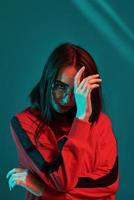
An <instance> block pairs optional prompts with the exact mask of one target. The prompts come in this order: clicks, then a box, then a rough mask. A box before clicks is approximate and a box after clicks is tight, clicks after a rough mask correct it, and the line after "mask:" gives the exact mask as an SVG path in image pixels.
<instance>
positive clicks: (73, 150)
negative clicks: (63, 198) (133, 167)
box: [11, 118, 118, 197]
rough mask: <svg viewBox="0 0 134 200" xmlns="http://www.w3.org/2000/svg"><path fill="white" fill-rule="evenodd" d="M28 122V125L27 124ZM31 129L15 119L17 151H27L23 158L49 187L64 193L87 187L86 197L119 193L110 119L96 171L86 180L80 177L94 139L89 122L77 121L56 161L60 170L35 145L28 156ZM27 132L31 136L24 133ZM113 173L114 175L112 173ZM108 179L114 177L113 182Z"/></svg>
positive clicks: (100, 142) (104, 125) (105, 125)
mask: <svg viewBox="0 0 134 200" xmlns="http://www.w3.org/2000/svg"><path fill="white" fill-rule="evenodd" d="M18 123H19V124H18ZM27 123H28V120H27ZM27 123H26V122H25V124H27ZM29 127H30V126H28V124H27V125H26V126H25V127H24V126H22V122H21V123H20V121H17V120H12V123H11V132H12V134H13V135H14V137H15V138H16V141H15V143H16V145H17V148H18V149H20V151H19V152H21V153H22V152H23V157H25V159H27V162H28V163H29V164H30V165H31V168H32V170H34V171H35V172H36V173H37V174H38V175H39V176H40V177H41V178H42V179H43V180H44V182H45V183H46V184H47V185H48V186H50V187H51V188H53V189H54V190H56V191H60V192H65V191H69V190H71V189H72V188H74V187H76V188H86V190H85V193H84V196H85V197H86V196H88V197H100V196H105V195H110V194H113V193H115V191H116V190H117V188H118V178H117V176H118V174H117V173H116V175H115V171H116V172H117V162H116V161H117V160H116V158H117V144H116V140H115V137H114V135H113V131H112V126H111V122H110V120H109V119H107V120H106V121H104V122H103V123H102V125H101V127H100V131H99V132H100V137H99V139H98V145H97V148H98V149H97V151H96V159H95V168H94V171H93V172H92V173H87V174H86V175H84V176H82V177H79V176H78V175H79V174H80V171H81V168H82V165H83V161H84V160H83V159H84V155H85V150H86V147H87V145H88V140H89V139H90V133H91V126H90V124H89V123H88V122H84V121H82V120H80V119H78V118H74V121H73V124H72V127H71V130H70V132H69V134H68V137H67V140H66V142H65V143H64V145H63V148H62V150H61V152H60V154H59V155H58V156H57V158H56V162H54V165H55V166H56V168H55V167H52V166H53V165H51V164H50V163H46V162H45V156H44V154H43V152H41V151H38V150H37V149H35V148H34V146H32V147H30V154H29V153H27V152H28V151H27V149H28V150H29V146H28V144H29V142H30V141H28V138H25V136H26V135H27V134H28V132H29ZM24 132H25V133H27V134H24ZM30 132H31V128H30ZM114 164H115V167H114ZM115 168H116V169H115ZM114 169H115V171H114ZM112 171H114V172H113V173H111V172H112ZM108 177H110V178H109V181H108ZM111 179H113V181H111ZM79 191H80V190H79ZM86 191H87V192H86Z"/></svg>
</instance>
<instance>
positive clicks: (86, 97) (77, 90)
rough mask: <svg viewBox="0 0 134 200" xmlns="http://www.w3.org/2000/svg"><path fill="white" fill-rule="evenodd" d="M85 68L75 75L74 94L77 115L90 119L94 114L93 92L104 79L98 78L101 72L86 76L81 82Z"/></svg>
mask: <svg viewBox="0 0 134 200" xmlns="http://www.w3.org/2000/svg"><path fill="white" fill-rule="evenodd" d="M84 69H85V67H84V66H83V67H82V68H81V69H80V70H79V71H78V72H77V74H76V75H75V78H74V96H75V101H76V107H77V113H76V117H78V118H81V119H84V120H86V121H88V120H89V117H90V115H91V114H92V104H91V92H92V90H93V89H94V88H97V87H99V83H100V82H101V81H102V80H101V79H99V78H98V77H99V74H95V75H90V76H88V77H86V78H84V79H83V80H82V81H81V82H80V80H81V78H82V73H83V72H84Z"/></svg>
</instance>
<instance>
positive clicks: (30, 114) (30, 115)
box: [11, 106, 40, 124]
mask: <svg viewBox="0 0 134 200" xmlns="http://www.w3.org/2000/svg"><path fill="white" fill-rule="evenodd" d="M14 119H16V120H19V121H20V122H22V123H23V122H24V123H30V124H31V123H33V122H38V121H39V120H40V111H39V110H37V109H35V108H32V107H31V106H29V107H26V108H24V109H23V110H21V111H18V112H16V113H15V114H14V115H13V116H12V118H11V121H12V120H14Z"/></svg>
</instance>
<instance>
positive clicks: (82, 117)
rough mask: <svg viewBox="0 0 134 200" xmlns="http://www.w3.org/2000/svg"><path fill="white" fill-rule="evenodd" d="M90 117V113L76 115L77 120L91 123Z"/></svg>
mask: <svg viewBox="0 0 134 200" xmlns="http://www.w3.org/2000/svg"><path fill="white" fill-rule="evenodd" d="M89 117H90V115H89V114H88V113H85V114H84V115H79V114H76V118H78V119H81V120H83V121H86V122H88V121H89Z"/></svg>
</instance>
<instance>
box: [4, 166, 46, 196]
mask: <svg viewBox="0 0 134 200" xmlns="http://www.w3.org/2000/svg"><path fill="white" fill-rule="evenodd" d="M6 178H7V179H8V184H9V188H10V190H12V189H13V187H14V186H16V185H18V186H21V187H24V188H25V189H26V190H27V191H29V192H31V193H32V194H34V195H35V196H42V195H43V193H44V189H45V183H44V182H43V181H42V180H41V179H40V178H39V177H38V176H37V175H35V174H33V173H31V172H30V171H29V170H28V169H22V168H13V169H12V170H10V171H9V172H8V173H7V175H6Z"/></svg>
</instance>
